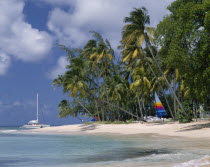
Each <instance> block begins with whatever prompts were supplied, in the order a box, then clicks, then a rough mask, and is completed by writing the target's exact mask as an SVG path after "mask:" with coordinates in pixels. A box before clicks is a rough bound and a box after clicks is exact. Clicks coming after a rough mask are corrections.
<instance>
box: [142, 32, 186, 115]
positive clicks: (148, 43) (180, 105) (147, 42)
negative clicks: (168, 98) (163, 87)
mask: <svg viewBox="0 0 210 167" xmlns="http://www.w3.org/2000/svg"><path fill="white" fill-rule="evenodd" d="M145 41H146V45H147V47H148V48H149V51H150V53H151V55H152V58H153V60H154V61H155V63H156V65H157V66H158V69H159V70H160V72H161V74H162V75H163V77H164V79H165V81H166V83H167V85H168V87H169V89H170V90H171V92H172V93H173V95H174V97H175V98H176V101H177V102H178V104H179V107H180V108H181V110H182V111H183V112H184V113H185V111H184V108H183V107H182V104H181V103H180V101H179V99H178V98H177V96H176V94H175V92H174V91H173V89H172V88H171V85H170V84H169V82H168V80H167V78H166V76H165V74H164V72H163V71H162V69H161V67H160V65H159V63H158V62H157V60H156V58H155V56H154V54H153V51H152V49H151V43H150V41H149V38H148V35H147V33H145Z"/></svg>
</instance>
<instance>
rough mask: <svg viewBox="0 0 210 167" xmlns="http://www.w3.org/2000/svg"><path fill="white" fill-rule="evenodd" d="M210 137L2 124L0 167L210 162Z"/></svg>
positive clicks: (175, 166)
mask: <svg viewBox="0 0 210 167" xmlns="http://www.w3.org/2000/svg"><path fill="white" fill-rule="evenodd" d="M209 158H210V140H205V139H190V138H180V137H166V136H158V135H154V134H147V135H144V134H141V135H109V134H101V135H93V134H91V135H49V134H46V135H45V134H37V133H35V132H31V131H27V130H24V131H23V130H21V129H20V128H18V127H0V167H152V166H157V167H198V166H202V165H207V166H210V162H209V160H208V159H209Z"/></svg>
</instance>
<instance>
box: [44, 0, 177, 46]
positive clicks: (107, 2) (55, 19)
mask: <svg viewBox="0 0 210 167" xmlns="http://www.w3.org/2000/svg"><path fill="white" fill-rule="evenodd" d="M173 1H174V0H167V1H162V0H155V1H154V0H147V1H145V0H132V1H129V0H88V1H87V0H73V1H72V0H66V1H65V2H62V1H58V0H50V1H49V0H45V2H48V3H51V4H54V5H55V4H56V5H58V4H59V5H62V4H65V5H67V6H68V5H69V9H68V10H66V9H65V10H64V9H62V7H60V8H58V7H57V8H55V9H54V10H53V11H51V13H50V16H49V20H48V28H49V30H51V31H52V32H53V33H54V34H55V36H56V37H57V38H58V40H59V42H60V43H62V44H65V45H67V46H71V47H79V46H82V45H83V44H84V43H85V42H86V41H87V40H88V39H89V36H90V35H89V34H88V32H89V30H94V31H98V32H100V33H102V35H104V36H105V37H107V38H109V39H110V41H111V43H112V44H113V45H114V47H116V46H117V45H118V44H119V40H120V33H121V29H122V27H123V19H124V17H126V16H128V15H129V12H130V11H131V10H132V9H133V8H134V7H135V8H140V7H142V6H145V7H146V8H147V9H148V10H149V14H150V16H151V25H152V26H156V25H157V24H158V22H159V21H161V20H162V18H163V16H164V15H165V14H167V11H166V7H167V6H168V5H170V3H171V2H173Z"/></svg>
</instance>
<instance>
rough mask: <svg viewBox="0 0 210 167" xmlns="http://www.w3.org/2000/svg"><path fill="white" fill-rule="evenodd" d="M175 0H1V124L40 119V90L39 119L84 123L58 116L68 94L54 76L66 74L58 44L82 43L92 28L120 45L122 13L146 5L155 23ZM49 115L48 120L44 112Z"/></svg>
mask: <svg viewBox="0 0 210 167" xmlns="http://www.w3.org/2000/svg"><path fill="white" fill-rule="evenodd" d="M171 2H173V0H164V1H163V0H132V1H130V0H0V85H1V86H0V126H3V125H22V124H26V123H27V122H28V121H29V120H31V119H35V114H36V93H37V92H38V93H39V96H40V111H42V112H41V113H40V119H41V121H42V122H43V121H45V123H48V124H54V125H55V124H56V125H61V124H71V123H79V121H78V120H77V119H73V118H66V119H60V118H58V116H57V115H58V112H57V111H58V107H57V105H58V103H59V102H60V100H62V99H64V98H66V96H65V95H63V94H62V91H61V90H59V89H58V90H56V91H55V90H54V89H53V87H52V86H51V85H52V80H53V78H55V77H56V76H57V75H59V74H63V73H64V71H65V66H66V65H67V63H68V62H67V61H66V59H65V52H63V51H61V50H60V49H59V48H57V47H56V46H55V44H56V43H60V44H64V45H66V46H68V47H81V46H83V45H84V44H85V42H87V40H88V39H90V34H89V31H90V30H94V31H97V32H100V33H101V34H102V35H103V36H104V37H105V38H108V39H109V40H110V42H111V44H112V46H113V47H114V48H116V47H117V46H118V44H119V40H120V31H121V28H122V26H123V18H124V17H125V16H128V14H129V12H130V11H131V10H132V8H134V7H136V8H139V7H142V6H145V7H146V8H147V9H148V10H149V14H150V17H151V25H152V26H156V25H157V24H158V22H159V21H161V20H162V18H163V16H164V15H166V14H167V13H168V11H167V10H166V7H167V6H168V5H170V3H171ZM42 113H43V115H44V120H43V117H42Z"/></svg>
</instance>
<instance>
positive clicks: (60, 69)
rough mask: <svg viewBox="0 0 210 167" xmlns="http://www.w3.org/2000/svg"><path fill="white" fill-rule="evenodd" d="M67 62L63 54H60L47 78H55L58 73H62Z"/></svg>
mask: <svg viewBox="0 0 210 167" xmlns="http://www.w3.org/2000/svg"><path fill="white" fill-rule="evenodd" d="M68 64H69V61H68V60H67V59H66V57H65V56H62V57H60V58H59V59H58V61H57V64H56V66H55V67H54V68H53V69H52V70H51V72H49V74H48V78H50V79H55V78H57V77H58V75H62V74H64V73H65V71H66V66H67V65H68Z"/></svg>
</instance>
